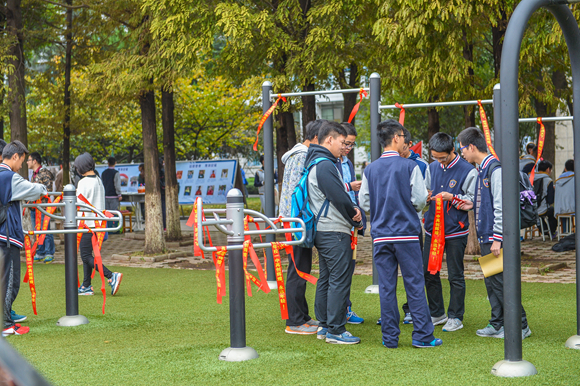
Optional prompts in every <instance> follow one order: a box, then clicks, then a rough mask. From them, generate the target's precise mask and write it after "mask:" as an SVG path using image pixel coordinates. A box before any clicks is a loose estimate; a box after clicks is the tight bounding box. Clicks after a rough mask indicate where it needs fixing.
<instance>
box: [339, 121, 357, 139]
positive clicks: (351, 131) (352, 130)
mask: <svg viewBox="0 0 580 386" xmlns="http://www.w3.org/2000/svg"><path fill="white" fill-rule="evenodd" d="M341 126H342V127H344V129H345V130H346V135H347V136H349V135H354V136H355V137H356V136H357V133H356V129H355V128H354V125H353V124H352V123H350V122H342V123H341Z"/></svg>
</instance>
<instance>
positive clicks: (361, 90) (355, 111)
mask: <svg viewBox="0 0 580 386" xmlns="http://www.w3.org/2000/svg"><path fill="white" fill-rule="evenodd" d="M367 95H368V93H367V92H366V91H365V90H364V89H362V88H361V89H360V91H359V93H358V96H359V98H360V99H359V101H358V103H357V104H356V105H354V107H353V108H352V111H351V112H350V116H349V117H348V123H352V120H353V119H354V117H355V116H356V113H358V108H359V107H360V103H361V102H362V100H363V97H366V96H367Z"/></svg>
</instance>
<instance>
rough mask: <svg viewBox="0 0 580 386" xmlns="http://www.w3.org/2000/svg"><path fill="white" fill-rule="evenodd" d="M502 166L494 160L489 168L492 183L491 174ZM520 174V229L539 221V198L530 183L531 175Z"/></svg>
mask: <svg viewBox="0 0 580 386" xmlns="http://www.w3.org/2000/svg"><path fill="white" fill-rule="evenodd" d="M499 166H501V164H500V163H499V162H494V163H493V164H492V165H491V166H490V167H489V169H488V170H487V178H488V179H489V183H490V185H491V174H492V173H493V171H494V170H495V168H497V167H499ZM519 174H520V229H525V228H529V227H531V226H534V225H537V223H538V199H537V196H536V194H535V192H534V187H533V186H532V184H530V178H529V176H528V175H527V174H526V173H524V172H519Z"/></svg>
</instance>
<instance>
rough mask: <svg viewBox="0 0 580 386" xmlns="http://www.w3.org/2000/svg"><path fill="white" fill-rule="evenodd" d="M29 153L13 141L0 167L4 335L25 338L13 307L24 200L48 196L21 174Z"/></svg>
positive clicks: (7, 148) (18, 287)
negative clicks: (4, 218) (15, 319)
mask: <svg viewBox="0 0 580 386" xmlns="http://www.w3.org/2000/svg"><path fill="white" fill-rule="evenodd" d="M27 154H28V150H27V149H26V147H25V146H24V145H23V144H22V143H21V142H20V141H13V142H10V143H9V144H8V145H6V147H4V150H2V158H3V159H2V163H1V164H0V186H2V189H0V202H2V205H5V206H7V205H8V204H9V205H10V206H8V208H7V211H6V221H4V222H3V223H2V224H1V225H0V253H2V254H3V255H4V270H3V274H2V293H1V295H2V301H3V302H4V325H3V328H2V336H8V335H23V334H26V333H28V332H29V330H30V329H29V328H28V327H24V326H21V325H20V324H18V323H15V321H14V320H13V319H12V312H11V311H12V304H13V303H14V300H16V296H17V295H18V291H19V289H20V250H21V249H22V248H23V247H24V232H23V230H22V205H21V204H22V203H21V201H29V200H38V199H39V198H40V197H42V196H44V195H46V193H47V192H46V186H44V185H43V184H35V183H32V182H28V181H27V180H25V179H24V178H22V176H21V175H20V174H18V171H19V170H20V169H21V168H22V164H23V163H24V160H25V158H26V155H27Z"/></svg>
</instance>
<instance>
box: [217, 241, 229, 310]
mask: <svg viewBox="0 0 580 386" xmlns="http://www.w3.org/2000/svg"><path fill="white" fill-rule="evenodd" d="M217 249H218V251H217V253H216V255H217V258H215V257H214V264H215V280H216V283H217V303H218V304H222V297H223V296H226V268H225V259H226V253H227V251H228V248H227V247H217Z"/></svg>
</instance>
